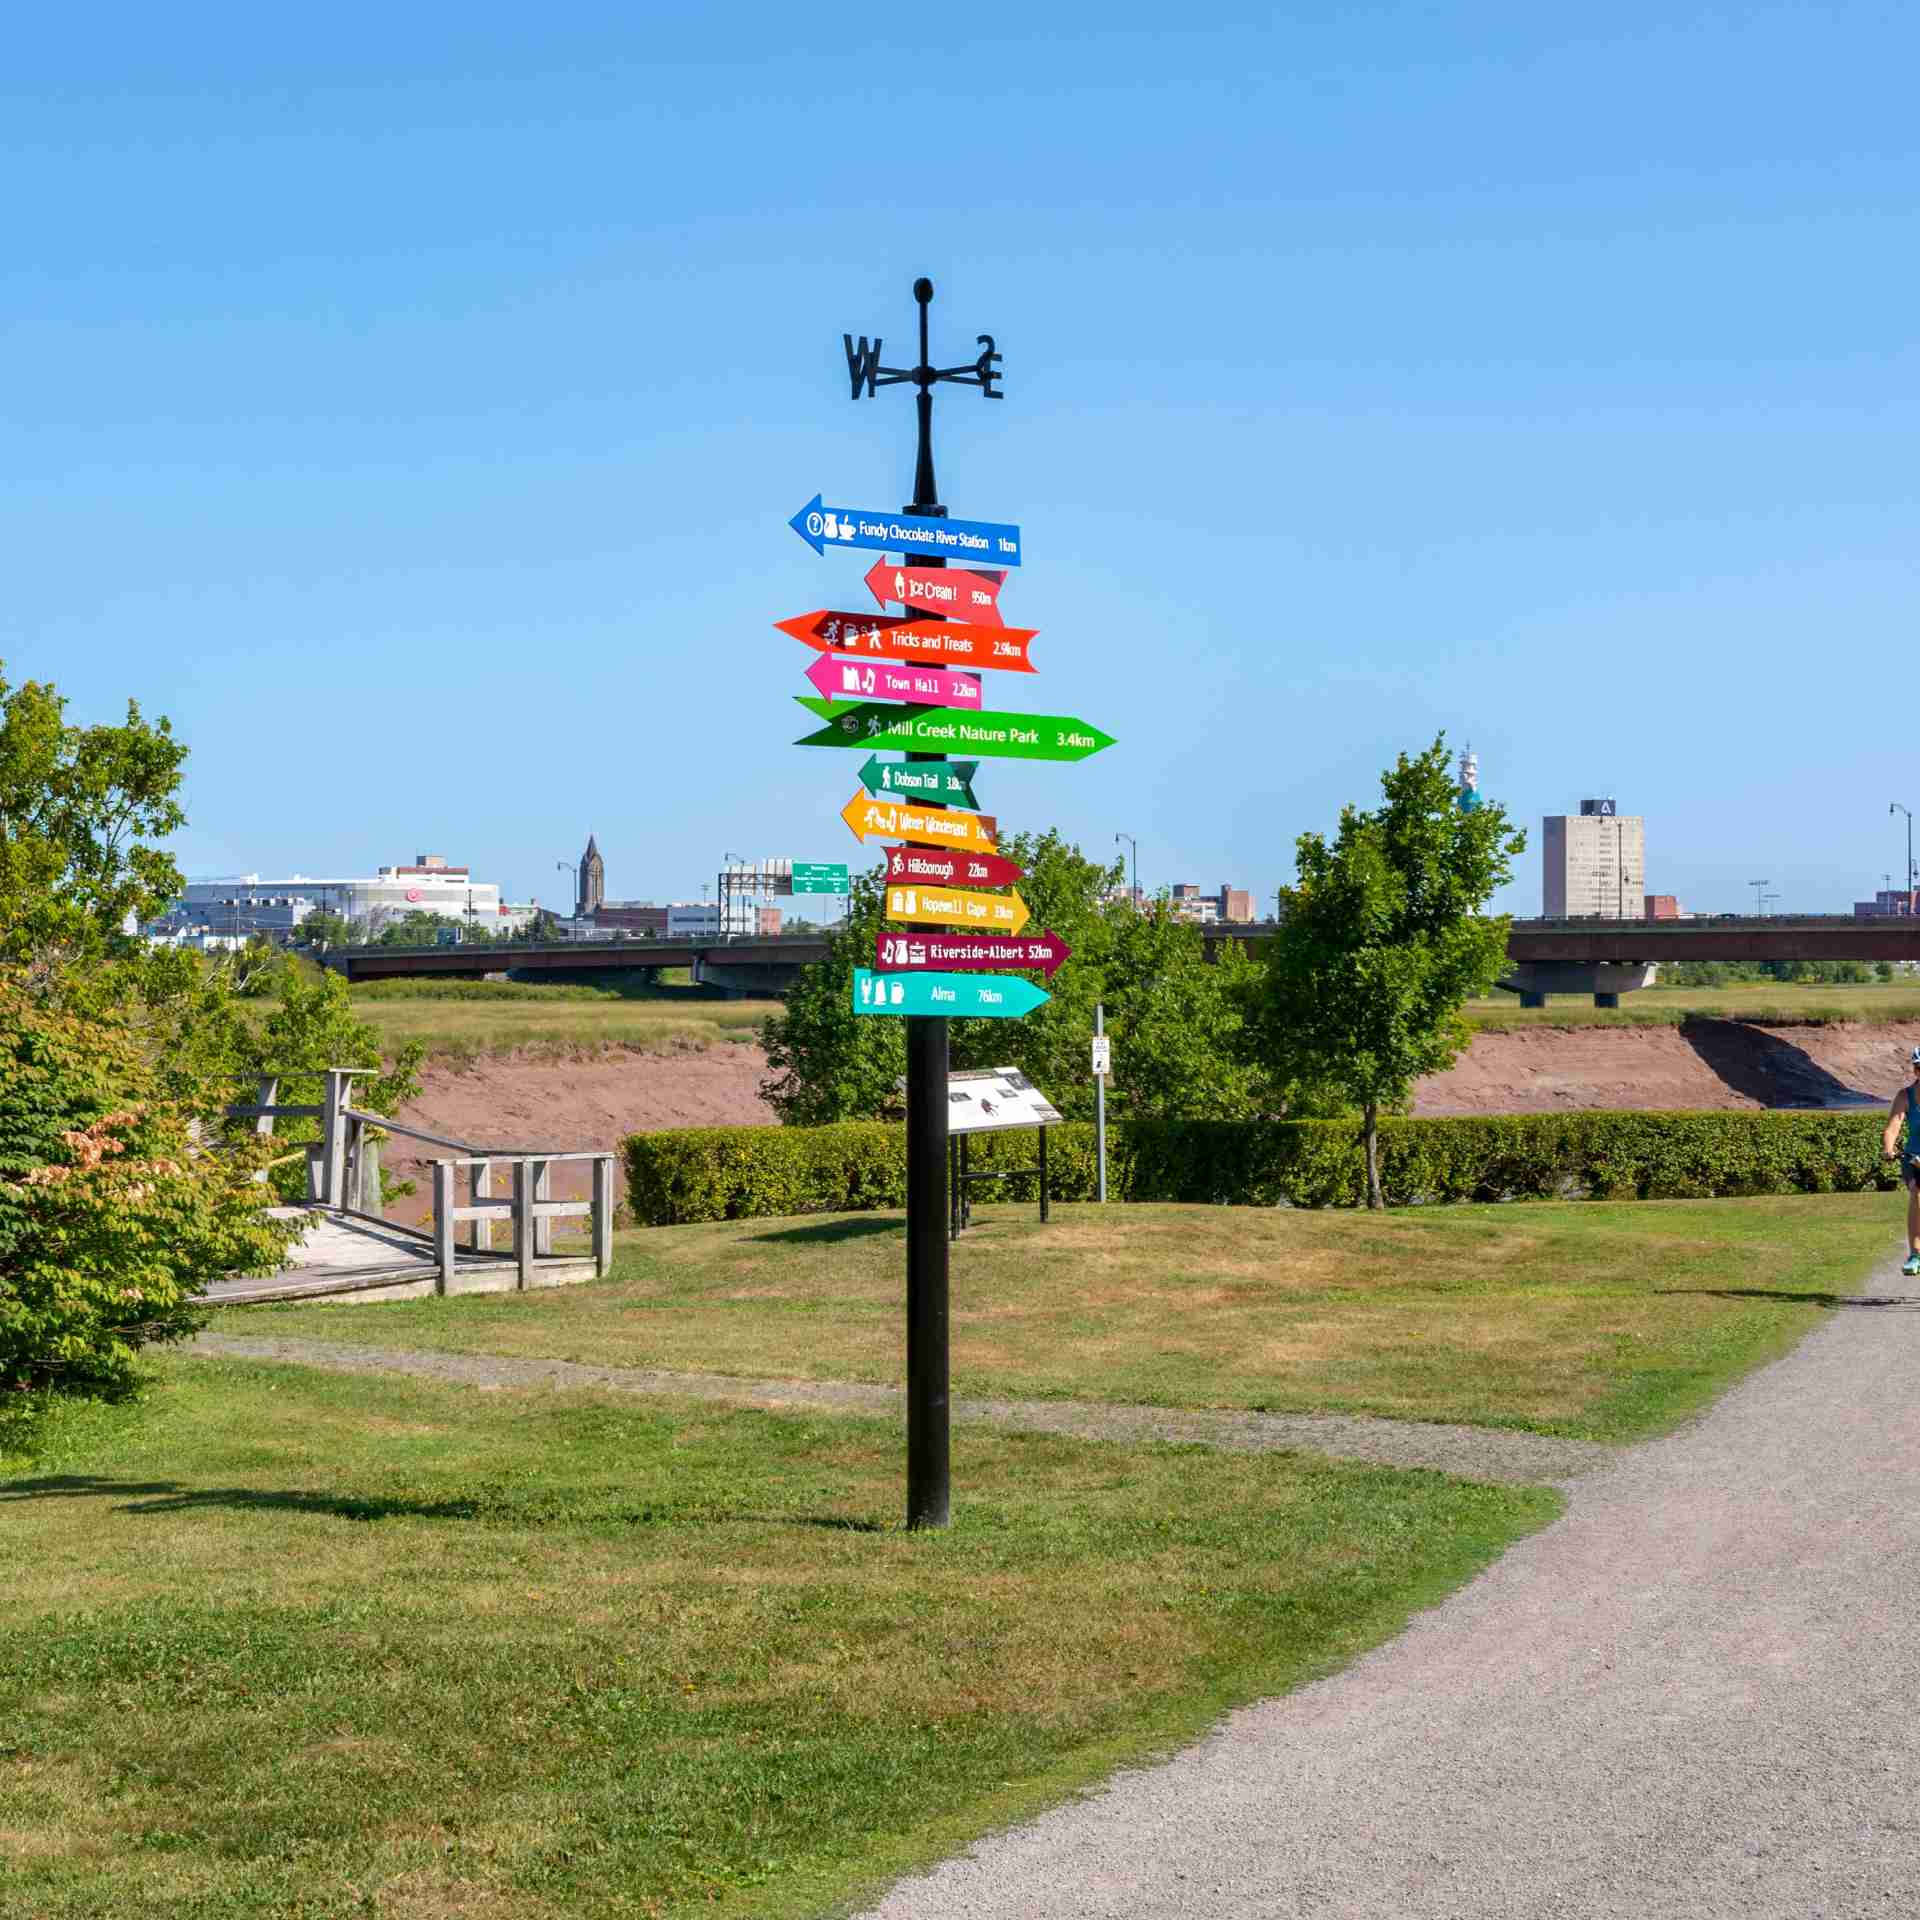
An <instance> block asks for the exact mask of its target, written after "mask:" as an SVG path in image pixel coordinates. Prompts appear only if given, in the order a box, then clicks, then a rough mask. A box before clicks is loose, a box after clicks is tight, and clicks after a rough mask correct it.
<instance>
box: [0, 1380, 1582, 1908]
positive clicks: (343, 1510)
mask: <svg viewBox="0 0 1920 1920" xmlns="http://www.w3.org/2000/svg"><path fill="white" fill-rule="evenodd" d="M40 1448H41V1450H40V1453H39V1455H38V1457H37V1458H35V1459H33V1460H32V1461H30V1462H29V1461H23V1460H19V1459H16V1460H14V1461H13V1462H12V1463H11V1464H10V1466H9V1464H8V1463H5V1462H0V1513H3V1514H4V1517H3V1518H0V1580H3V1581H4V1583H5V1590H6V1593H7V1608H6V1618H5V1621H4V1624H3V1625H0V1906H4V1909H5V1911H6V1912H7V1913H9V1914H20V1915H23V1916H24V1915H29V1914H31V1915H33V1916H36V1920H78V1916H82V1915H86V1916H99V1915H108V1914H111V1915H113V1916H115V1917H116V1920H119V1917H120V1916H142V1915H163V1914H164V1915H175V1914H186V1913H192V1914H194V1915H196V1916H206V1917H208V1920H212V1917H214V1916H219V1917H220V1920H227V1917H230V1916H234V1917H237V1916H268V1915H272V1916H281V1915H290V1914H298V1915H302V1916H307V1917H308V1920H332V1917H333V1916H345V1915H348V1914H355V1915H358V1914H365V1913H375V1914H382V1915H400V1916H409V1917H412V1920H420V1917H424V1916H429V1915H432V1916H440V1915H456V1914H457V1915H462V1916H485V1917H486V1920H507V1917H510V1920H548V1917H552V1920H558V1917H559V1916H562V1915H567V1916H572V1915H588V1916H599V1915H629V1916H631V1915H654V1916H674V1915H681V1914H692V1913H699V1914H703V1915H705V1914H713V1913H721V1914H731V1915H766V1916H773V1915H779V1916H783V1920H796V1917H798V1916H804V1915H808V1914H815V1913H822V1912H824V1911H826V1910H828V1909H829V1908H836V1909H838V1907H839V1903H841V1902H843V1901H845V1900H847V1899H849V1898H851V1897H853V1896H855V1895H857V1894H860V1893H861V1892H863V1891H864V1890H870V1889H871V1888H873V1887H874V1886H875V1885H876V1883H877V1882H879V1881H880V1880H882V1879H883V1878H885V1877H887V1876H889V1875H891V1874H893V1873H896V1872H898V1871H901V1870H904V1869H905V1868H907V1867H910V1866H912V1865H915V1864H918V1863H919V1862H921V1861H924V1860H926V1859H928V1858H930V1857H934V1856H937V1855H938V1854H941V1853H944V1852H946V1851H949V1850H951V1849H954V1848H957V1847H959V1846H962V1845H964V1844H965V1843H966V1842H967V1841H968V1840H970V1839H972V1838H973V1837H975V1836H977V1835H978V1834H979V1833H980V1832H981V1831H983V1830H984V1829H986V1828H987V1827H989V1826H991V1825H994V1824H997V1823H1000V1822H1003V1821H1005V1820H1008V1819H1011V1818H1015V1817H1018V1816H1019V1815H1021V1814H1023V1813H1025V1812H1028V1811H1031V1810H1032V1809H1034V1808H1035V1807H1037V1806H1040V1805H1043V1804H1045V1803H1047V1802H1049V1801H1052V1800H1056V1799H1058V1798H1060V1797H1061V1796H1062V1795H1063V1794H1065V1793H1067V1792H1070V1791H1071V1790H1072V1789H1073V1788H1074V1787H1076V1786H1077V1785H1079V1784H1081V1783H1083V1782H1085V1781H1088V1780H1090V1779H1093V1778H1096V1777H1098V1776H1099V1775H1100V1774H1101V1773H1103V1772H1104V1771H1106V1770H1107V1769H1109V1768H1111V1767H1112V1766H1114V1765H1116V1764H1119V1763H1121V1762H1123V1761H1126V1760H1129V1759H1137V1758H1140V1757H1143V1756H1145V1755H1147V1754H1149V1753H1151V1752H1153V1751H1155V1750H1158V1749H1161V1748H1163V1747H1164V1746H1165V1745H1167V1744H1168V1743H1170V1742H1174V1741H1178V1740H1180V1739H1184V1738H1187V1737H1190V1736H1192V1735H1194V1734H1196V1733H1198V1732H1199V1731H1200V1730H1202V1729H1203V1728H1204V1727H1205V1726H1206V1725H1207V1724H1208V1723H1209V1722H1210V1721H1211V1720H1212V1719H1213V1718H1214V1717H1215V1716H1216V1715H1217V1714H1218V1713H1219V1712H1220V1711H1221V1710H1222V1709H1224V1708H1225V1707H1227V1706H1229V1705H1231V1704H1233V1703H1236V1702H1239V1701H1243V1700H1246V1699H1249V1698H1252V1697H1255V1696H1258V1695H1264V1694H1270V1693H1273V1692H1276V1691H1279V1690H1282V1689H1285V1688H1287V1687H1291V1686H1294V1685H1297V1684H1299V1683H1300V1682H1302V1681H1304V1680H1306V1679H1309V1678H1311V1677H1314V1676H1316V1675H1319V1674H1321V1673H1324V1672H1325V1671H1327V1670H1328V1669H1329V1668H1330V1667H1332V1666H1334V1665H1336V1664H1338V1663H1340V1662H1342V1661H1344V1660H1346V1659H1348V1658H1350V1657H1351V1656H1352V1655H1354V1654H1355V1653H1357V1652H1359V1651H1360V1650H1362V1649H1363V1648H1365V1647H1367V1646H1369V1645H1371V1644H1374V1643H1376V1642H1377V1641H1379V1640H1380V1639H1382V1638H1383V1637H1385V1636H1386V1635H1388V1634H1390V1633H1391V1632H1393V1631H1394V1630H1395V1629H1396V1628H1397V1627H1398V1626H1399V1625H1400V1624H1401V1623H1402V1622H1403V1621H1404V1620H1405V1619H1406V1617H1407V1616H1408V1614H1409V1613H1410V1612H1411V1611H1413V1610H1415V1609H1417V1608H1420V1607H1422V1606H1425V1605H1427V1604H1430V1603H1431V1602H1432V1601H1434V1600H1435V1599H1437V1598H1438V1597H1440V1596H1441V1595H1442V1594H1443V1593H1444V1592H1446V1591H1447V1590H1448V1589H1450V1588H1451V1587H1453V1586H1455V1585H1457V1584H1458V1583H1459V1582H1460V1581H1462V1580H1463V1579H1465V1578H1467V1577H1469V1576H1470V1575H1471V1574H1472V1573H1473V1572H1474V1571H1476V1570H1477V1569H1478V1568H1480V1567H1482V1566H1484V1565H1485V1564H1487V1563H1488V1561H1489V1560H1491V1559H1492V1558H1493V1557H1494V1556H1495V1555H1496V1554H1497V1553H1498V1552H1499V1551H1500V1550H1501V1549H1502V1548H1503V1547H1504V1546H1505V1545H1506V1544H1507V1543H1508V1542H1509V1541H1511V1540H1512V1539H1514V1538H1515V1537H1516V1536H1518V1535H1519V1534H1521V1533H1523V1532H1525V1531H1527V1530H1529V1529H1530V1528H1532V1527H1535V1526H1538V1525H1540V1524H1542V1523H1543V1522H1544V1521H1546V1520H1547V1519H1548V1518H1550V1517H1551V1516H1552V1514H1553V1513H1554V1512H1555V1511H1556V1510H1557V1498H1556V1496H1554V1495H1552V1494H1550V1493H1548V1492H1545V1491H1541V1490H1534V1489H1523V1488H1512V1487H1491V1486H1473V1485H1466V1484H1463V1483H1460V1482H1455V1481H1449V1480H1447V1479H1444V1478H1442V1477H1441V1476H1439V1475H1437V1474H1432V1473H1409V1472H1395V1471H1390V1470H1385V1469H1373V1468H1366V1467H1359V1466H1345V1465H1334V1464H1331V1463H1325V1462H1318V1461H1313V1460H1309V1459H1305V1458H1300V1457H1295V1456H1285V1455H1267V1456H1248V1455H1216V1454H1211V1453H1207V1452H1204V1451H1200V1450H1195V1449H1176V1448H1168V1447H1120V1446H1110V1445H1094V1444H1089V1443H1083V1442H1076V1441H1069V1440H1064V1439H1060V1438H1057V1437H1053V1436H1033V1435H1018V1436H1016V1435H1007V1434H996V1433H992V1432H987V1431H982V1430H980V1429H975V1428H966V1429H962V1430H960V1431H959V1432H958V1433H957V1434H956V1436H955V1480H956V1488H957V1499H956V1517H955V1519H956V1523H955V1525H954V1526H953V1528H952V1529H951V1531H949V1532H947V1533H943V1534H938V1535H927V1534H907V1533H905V1532H903V1531H901V1530H900V1529H899V1528H898V1527H897V1525H896V1516H897V1514H898V1512H899V1506H900V1499H901V1447H900V1436H899V1433H898V1432H897V1430H896V1428H895V1426H894V1425H893V1424H892V1423H887V1422H876V1421H871V1420H865V1419H843V1418H832V1419H821V1420H808V1419H802V1418H793V1417H778V1416H774V1415H768V1414H759V1413H749V1412H723V1411H716V1410H714V1409H712V1408H703V1407H697V1406H691V1405H686V1404H679V1403H673V1402H663V1401H648V1402H645V1403H641V1402H636V1401H634V1400H632V1399H630V1398H626V1399H621V1400H618V1401H616V1400H610V1399H598V1398H595V1397H593V1396H590V1395H578V1394H564V1395H562V1394H551V1393H531V1392H499V1393H490V1394H483V1393H479V1392H475V1391H473V1390H471V1389H466V1388H459V1387H446V1386H439V1385H431V1384H427V1383H422V1382H413V1381H401V1380H395V1379H392V1378H384V1377H382V1378H374V1377H364V1376H363V1377H353V1376H338V1375H325V1374H320V1373H317V1372H307V1371H303V1370H301V1369H298V1368H290V1367H273V1366H266V1365H260V1364H254V1363H243V1362H225V1361H208V1360H203V1359H174V1360H171V1361H168V1362H165V1363H163V1364H162V1367H161V1370H160V1373H159V1376H158V1381H157V1385H156V1386H155V1388H154V1390H153V1392H152V1393H151V1394H150V1395H149V1397H148V1400H147V1403H146V1404H145V1405H144V1406H140V1407H126V1408H119V1409H99V1408H95V1409H82V1410H79V1411H77V1412H74V1413H72V1414H71V1415H69V1416H56V1417H55V1418H54V1419H53V1420H52V1421H51V1422H50V1423H49V1424H48V1425H47V1426H46V1427H45V1428H43V1430H42V1434H41V1440H40ZM9 1471H10V1472H11V1475H12V1477H11V1478H5V1477H4V1476H5V1475H6V1474H7V1473H8V1472H9Z"/></svg>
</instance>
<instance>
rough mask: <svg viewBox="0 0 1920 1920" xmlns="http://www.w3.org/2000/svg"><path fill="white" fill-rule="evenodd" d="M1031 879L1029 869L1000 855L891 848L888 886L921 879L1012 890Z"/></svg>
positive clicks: (945, 884)
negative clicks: (899, 881)
mask: <svg viewBox="0 0 1920 1920" xmlns="http://www.w3.org/2000/svg"><path fill="white" fill-rule="evenodd" d="M1026 877H1027V870H1026V868H1025V867H1017V866H1015V865H1014V863H1013V862H1012V861H1011V860H1003V859H1001V857H1000V856H999V855H998V854H997V853H972V852H967V851H963V850H960V849H957V848H956V849H952V850H949V849H948V848H945V847H942V848H941V849H940V850H939V851H938V852H935V851H934V849H933V848H931V847H889V848H888V849H887V884H888V885H889V886H891V885H892V884H893V883H894V882H895V881H896V880H906V881H909V882H911V881H914V880H918V881H919V882H920V884H921V885H922V886H928V887H935V886H938V887H1010V886H1012V885H1013V883H1014V882H1015V881H1016V880H1024V879H1025V878H1026Z"/></svg>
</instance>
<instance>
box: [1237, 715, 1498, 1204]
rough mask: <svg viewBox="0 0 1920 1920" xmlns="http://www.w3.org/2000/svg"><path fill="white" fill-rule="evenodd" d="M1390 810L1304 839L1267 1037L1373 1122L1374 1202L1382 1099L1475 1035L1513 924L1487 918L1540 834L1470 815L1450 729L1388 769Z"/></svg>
mask: <svg viewBox="0 0 1920 1920" xmlns="http://www.w3.org/2000/svg"><path fill="white" fill-rule="evenodd" d="M1380 784H1381V791H1382V794H1383V802H1384V803H1383V804H1382V805H1381V806H1379V807H1378V808H1375V809H1374V810H1373V811H1371V812H1362V811H1360V810H1359V809H1358V808H1356V807H1347V808H1345V809H1343V810H1342V812H1341V815H1340V830H1339V832H1338V834H1337V835H1336V836H1335V838H1334V840H1333V842H1332V844H1331V845H1329V844H1328V843H1327V841H1326V840H1325V838H1324V837H1323V836H1321V835H1320V834H1317V833H1303V834H1302V835H1301V836H1300V838H1299V840H1298V842H1297V843H1296V851H1295V862H1296V869H1297V876H1298V877H1297V878H1296V880H1295V883H1294V884H1293V885H1292V886H1291V887H1287V888H1284V889H1283V890H1282V894H1281V921H1280V926H1279V929H1278V930H1277V932H1276V933H1275V935H1274V937H1273V938H1272V939H1271V940H1270V941H1268V942H1267V944H1266V947H1265V950H1264V960H1265V968H1264V978H1263V979H1262V981H1261V983H1260V986H1259V990H1258V992H1257V993H1256V995H1255V998H1254V1006H1253V1024H1254V1029H1255V1034H1256V1044H1257V1045H1258V1046H1259V1048H1260V1050H1261V1052H1262V1053H1263V1055H1264V1057H1265V1058H1266V1060H1267V1061H1268V1063H1269V1065H1270V1067H1271V1068H1272V1070H1273V1071H1274V1072H1275V1073H1276V1075H1277V1076H1278V1077H1283V1078H1293V1079H1301V1080H1305V1081H1308V1082H1320V1083H1324V1084H1326V1085H1328V1086H1330V1087H1333V1088H1335V1089H1337V1090H1338V1091H1339V1092H1340V1093H1341V1094H1343V1095H1344V1096H1345V1097H1346V1098H1347V1099H1348V1100H1349V1101H1351V1102H1352V1104H1353V1105H1355V1106H1357V1107H1359V1109H1360V1111H1361V1116H1362V1137H1363V1140H1364V1143H1365V1150H1366V1163H1367V1205H1368V1206H1369V1207H1381V1206H1384V1205H1385V1204H1386V1202H1385V1199H1384V1197H1383V1196H1382V1194H1381V1191H1380V1155H1379V1120H1380V1109H1381V1108H1382V1107H1383V1106H1385V1107H1394V1106H1399V1105H1402V1104H1404V1103H1405V1101H1406V1100H1407V1099H1409V1098H1410V1097H1411V1094H1412V1091H1413V1083H1414V1081H1415V1080H1417V1079H1419V1078H1420V1077H1421V1076H1422V1075H1423V1074H1429V1073H1437V1072H1439V1071H1440V1070H1441V1069H1442V1068H1443V1067H1445V1066H1446V1065H1448V1063H1449V1062H1450V1061H1452V1060H1453V1058H1454V1057H1455V1055H1456V1054H1458V1053H1459V1052H1460V1050H1461V1049H1462V1048H1463V1047H1464V1046H1465V1045H1466V1044H1467V1040H1468V1033H1467V1027H1466V1023H1465V1021H1464V1020H1462V1019H1461V1017H1460V1009H1461V1006H1462V1005H1463V1004H1464V1002H1466V1001H1467V1000H1468V999H1470V998H1471V997H1472V996H1473V995H1475V994H1479V993H1485V992H1486V991H1487V989H1488V988H1489V987H1491V986H1492V985H1493V982H1494V980H1495V978H1496V977H1497V975H1498V974H1499V972H1500V970H1501V968H1502V966H1503V965H1504V964H1505V961H1506V951H1507V926H1508V923H1507V919H1506V917H1505V916H1504V915H1495V916H1488V915H1487V914H1485V913H1484V912H1483V909H1484V908H1485V906H1486V903H1487V901H1488V900H1489V899H1490V898H1491V897H1492V895H1493V892H1494V889H1495V888H1497V887H1498V886H1500V885H1501V884H1502V883H1503V882H1504V881H1506V880H1507V879H1508V878H1509V877H1510V876H1511V873H1512V857H1513V856H1514V855H1515V854H1517V853H1519V852H1520V851H1521V850H1522V848H1523V847H1524V846H1525V844H1526V840H1525V836H1524V835H1522V834H1520V833H1517V832H1515V831H1514V830H1513V829H1512V828H1511V826H1510V825H1509V823H1508V820H1507V817H1506V814H1505V812H1504V811H1503V810H1502V809H1501V808H1499V807H1497V806H1483V807H1481V808H1479V809H1478V810H1477V811H1473V812H1463V811H1462V810H1461V808H1460V806H1459V803H1458V799H1457V796H1456V794H1455V790H1454V784H1453V780H1452V778H1451V776H1450V774H1449V771H1448V766H1447V750H1446V736H1445V735H1444V734H1442V735H1441V736H1440V737H1439V738H1438V739H1437V740H1435V742H1434V743H1433V745H1432V746H1431V747H1429V748H1428V749H1427V751H1426V752H1425V753H1422V754H1419V755H1417V756H1416V757H1414V758H1413V759H1409V758H1408V757H1407V756H1406V755H1405V754H1404V753H1403V754H1401V755H1400V756H1399V757H1398V759H1397V760H1396V762H1395V764H1394V766H1393V767H1392V768H1391V769H1390V770H1389V771H1388V772H1387V773H1385V774H1384V775H1383V776H1382V777H1381V782H1380Z"/></svg>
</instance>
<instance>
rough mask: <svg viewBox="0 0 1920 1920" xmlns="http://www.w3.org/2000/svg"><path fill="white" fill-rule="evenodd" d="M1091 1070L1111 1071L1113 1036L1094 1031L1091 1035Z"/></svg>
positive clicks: (1097, 1071) (1098, 1071)
mask: <svg viewBox="0 0 1920 1920" xmlns="http://www.w3.org/2000/svg"><path fill="white" fill-rule="evenodd" d="M1093 1070H1094V1072H1095V1073H1111V1072H1112V1071H1113V1036H1112V1035H1111V1034H1105V1033H1096V1034H1095V1035H1094V1036H1093Z"/></svg>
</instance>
